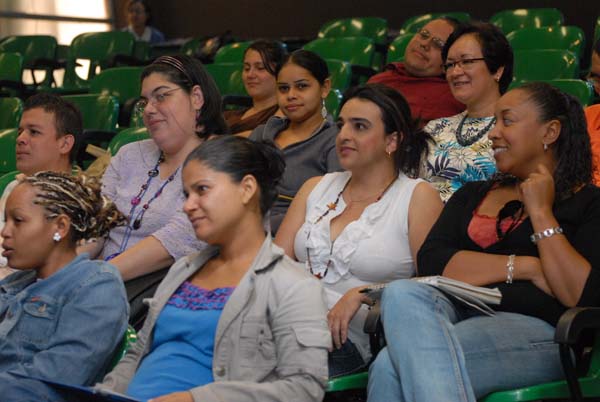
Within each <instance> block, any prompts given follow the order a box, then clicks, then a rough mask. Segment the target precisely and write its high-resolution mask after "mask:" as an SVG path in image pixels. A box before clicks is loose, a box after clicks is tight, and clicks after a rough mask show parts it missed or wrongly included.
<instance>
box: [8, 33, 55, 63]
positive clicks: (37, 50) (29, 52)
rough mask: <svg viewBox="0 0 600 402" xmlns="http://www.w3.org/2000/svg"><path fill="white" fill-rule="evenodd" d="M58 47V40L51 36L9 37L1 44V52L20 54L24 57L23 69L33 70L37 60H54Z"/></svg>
mask: <svg viewBox="0 0 600 402" xmlns="http://www.w3.org/2000/svg"><path fill="white" fill-rule="evenodd" d="M56 46H57V43H56V39H55V38H54V36H50V35H19V36H8V37H6V38H4V39H2V41H1V42H0V52H14V53H20V54H21V56H23V67H25V68H31V65H32V64H33V62H34V61H36V60H39V59H50V60H54V57H55V56H56Z"/></svg>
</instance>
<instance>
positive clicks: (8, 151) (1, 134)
mask: <svg viewBox="0 0 600 402" xmlns="http://www.w3.org/2000/svg"><path fill="white" fill-rule="evenodd" d="M18 135H19V130H18V129H17V128H7V129H4V130H0V175H2V174H6V173H8V172H12V171H14V170H17V161H16V159H15V147H16V146H17V136H18Z"/></svg>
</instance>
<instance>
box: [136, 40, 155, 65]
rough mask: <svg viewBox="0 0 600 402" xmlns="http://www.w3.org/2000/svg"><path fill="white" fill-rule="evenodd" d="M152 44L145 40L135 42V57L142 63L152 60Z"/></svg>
mask: <svg viewBox="0 0 600 402" xmlns="http://www.w3.org/2000/svg"><path fill="white" fill-rule="evenodd" d="M150 50H151V49H150V43H148V42H145V41H143V40H138V41H135V44H134V45H133V56H134V57H135V58H137V59H138V60H140V61H148V60H150Z"/></svg>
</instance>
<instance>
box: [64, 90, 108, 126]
mask: <svg viewBox="0 0 600 402" xmlns="http://www.w3.org/2000/svg"><path fill="white" fill-rule="evenodd" d="M64 98H65V99H66V100H68V101H70V102H73V103H74V104H75V105H76V106H77V107H78V108H79V111H80V112H81V116H82V117H83V128H84V129H85V130H100V131H116V130H117V120H118V117H119V103H118V101H117V98H115V97H113V96H110V95H101V94H86V95H67V96H65V97H64Z"/></svg>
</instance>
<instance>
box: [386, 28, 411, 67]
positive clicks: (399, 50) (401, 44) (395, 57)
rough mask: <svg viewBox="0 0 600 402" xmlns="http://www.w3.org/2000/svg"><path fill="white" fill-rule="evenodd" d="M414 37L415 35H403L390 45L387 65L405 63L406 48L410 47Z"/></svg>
mask: <svg viewBox="0 0 600 402" xmlns="http://www.w3.org/2000/svg"><path fill="white" fill-rule="evenodd" d="M414 35H415V34H414V33H405V34H401V35H398V36H397V37H396V39H394V40H393V41H392V43H390V45H389V47H388V53H387V63H394V62H401V61H404V52H405V51H406V46H408V42H410V41H411V39H412V38H413V36H414Z"/></svg>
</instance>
